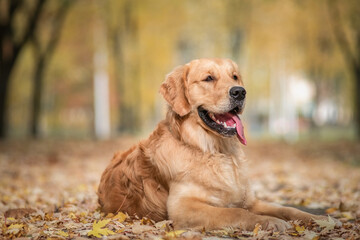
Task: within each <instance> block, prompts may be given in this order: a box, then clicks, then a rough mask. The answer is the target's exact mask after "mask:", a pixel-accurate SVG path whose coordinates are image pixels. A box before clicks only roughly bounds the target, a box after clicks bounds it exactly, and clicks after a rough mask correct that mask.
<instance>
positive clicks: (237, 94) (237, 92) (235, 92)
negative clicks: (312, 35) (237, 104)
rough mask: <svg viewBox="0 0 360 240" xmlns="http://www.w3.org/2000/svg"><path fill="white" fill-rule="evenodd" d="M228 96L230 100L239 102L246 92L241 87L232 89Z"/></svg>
mask: <svg viewBox="0 0 360 240" xmlns="http://www.w3.org/2000/svg"><path fill="white" fill-rule="evenodd" d="M229 94H230V97H231V98H233V99H235V100H239V101H240V100H243V99H244V98H245V95H246V90H245V89H244V88H243V87H232V88H230V92H229Z"/></svg>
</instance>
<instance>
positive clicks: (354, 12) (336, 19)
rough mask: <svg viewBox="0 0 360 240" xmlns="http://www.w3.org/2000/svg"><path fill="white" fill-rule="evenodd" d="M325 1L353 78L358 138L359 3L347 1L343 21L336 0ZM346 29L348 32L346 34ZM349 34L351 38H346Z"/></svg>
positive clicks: (359, 104) (359, 74)
mask: <svg viewBox="0 0 360 240" xmlns="http://www.w3.org/2000/svg"><path fill="white" fill-rule="evenodd" d="M327 3H328V4H327V9H328V13H329V17H330V23H331V27H332V30H333V34H334V36H335V39H336V42H337V44H338V45H339V48H340V50H341V53H342V55H343V57H344V60H345V64H346V65H347V67H348V71H349V72H350V73H351V75H352V77H353V78H354V85H355V87H354V93H353V94H354V115H355V116H354V121H355V124H356V127H357V136H358V138H359V139H360V4H359V1H348V2H347V3H348V4H346V6H347V8H346V9H345V10H344V11H345V14H346V15H345V17H346V18H347V19H348V21H344V20H343V17H344V16H342V14H341V11H340V6H339V4H338V1H336V0H328V1H327ZM347 30H348V31H349V32H350V34H347ZM349 35H350V37H351V38H352V39H348V36H349Z"/></svg>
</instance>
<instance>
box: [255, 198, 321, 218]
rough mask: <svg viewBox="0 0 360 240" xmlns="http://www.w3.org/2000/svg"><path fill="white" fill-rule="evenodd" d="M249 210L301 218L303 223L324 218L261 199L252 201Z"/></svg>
mask: <svg viewBox="0 0 360 240" xmlns="http://www.w3.org/2000/svg"><path fill="white" fill-rule="evenodd" d="M249 210H250V211H251V212H253V213H255V214H260V215H267V216H272V217H277V218H281V219H284V220H286V221H288V220H301V221H303V222H304V223H309V222H310V221H311V219H325V218H326V217H325V216H319V215H313V214H310V213H307V212H303V211H300V210H298V209H296V208H292V207H284V206H279V205H275V204H271V203H267V202H264V201H261V200H256V201H254V203H253V205H252V206H251V208H250V209H249Z"/></svg>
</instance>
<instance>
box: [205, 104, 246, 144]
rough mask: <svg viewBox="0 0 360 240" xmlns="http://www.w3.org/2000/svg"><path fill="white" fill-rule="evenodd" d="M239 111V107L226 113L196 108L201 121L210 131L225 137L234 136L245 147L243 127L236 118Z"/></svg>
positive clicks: (238, 118)
mask: <svg viewBox="0 0 360 240" xmlns="http://www.w3.org/2000/svg"><path fill="white" fill-rule="evenodd" d="M240 110H241V109H240V107H239V106H237V107H235V108H233V109H232V110H231V111H229V112H226V113H212V112H209V111H208V110H206V109H204V108H203V107H198V114H199V116H200V118H201V120H203V122H204V123H205V124H206V125H207V126H208V127H209V128H211V129H212V130H214V131H216V132H217V133H219V134H221V135H223V136H225V137H231V136H234V135H235V134H236V136H237V138H238V139H239V141H240V142H241V143H242V144H244V145H246V138H245V135H244V126H243V124H242V122H241V119H240V117H239V116H238V113H240Z"/></svg>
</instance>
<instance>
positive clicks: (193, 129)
mask: <svg viewBox="0 0 360 240" xmlns="http://www.w3.org/2000/svg"><path fill="white" fill-rule="evenodd" d="M166 121H167V122H168V126H169V130H170V132H171V134H172V135H173V136H174V137H175V138H176V139H178V140H179V141H181V142H183V143H185V144H187V145H189V146H191V147H196V148H198V149H200V150H201V151H203V152H207V153H211V154H214V153H222V154H227V155H232V156H234V157H236V158H238V157H240V155H241V156H243V152H242V150H241V147H240V144H239V142H238V141H237V139H236V137H231V138H224V137H220V136H218V135H216V134H214V133H211V132H210V131H209V130H206V129H204V128H203V127H202V126H201V125H200V123H199V122H198V121H201V120H200V119H199V118H198V117H196V115H195V114H194V113H190V114H188V115H186V116H184V117H180V116H179V115H178V114H176V113H175V112H174V111H173V110H172V109H169V110H168V112H167V116H166Z"/></svg>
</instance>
